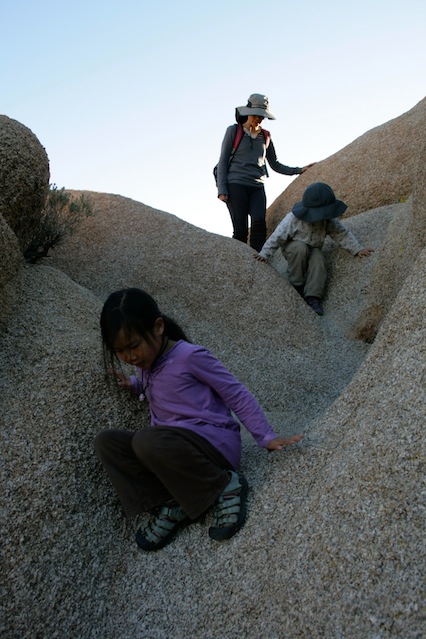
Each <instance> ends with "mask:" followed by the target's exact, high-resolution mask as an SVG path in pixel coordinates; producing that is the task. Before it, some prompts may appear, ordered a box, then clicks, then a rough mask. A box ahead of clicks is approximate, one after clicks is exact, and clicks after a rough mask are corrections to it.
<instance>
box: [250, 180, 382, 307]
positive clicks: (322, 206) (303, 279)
mask: <svg viewBox="0 0 426 639" xmlns="http://www.w3.org/2000/svg"><path fill="white" fill-rule="evenodd" d="M347 208H348V207H347V205H346V204H345V203H344V202H342V201H341V200H337V199H336V196H335V195H334V193H333V190H332V189H331V187H329V186H328V184H324V182H314V183H313V184H311V185H310V186H308V187H307V189H306V190H305V192H304V194H303V199H302V201H301V202H297V203H296V204H295V205H294V206H293V209H292V211H290V213H287V215H286V216H285V218H284V219H283V220H282V221H281V222H280V223H279V224H278V226H277V228H276V229H275V231H274V232H273V233H272V235H271V236H270V237H269V239H268V240H267V241H266V242H265V244H264V245H263V247H262V250H261V251H260V253H258V254H256V255H255V257H256V259H258V260H259V261H261V262H267V261H268V259H269V258H270V257H271V256H272V254H273V253H274V251H276V250H277V249H278V248H281V250H282V252H283V255H284V257H285V259H286V260H287V264H288V279H289V282H290V284H292V285H293V286H294V288H295V289H296V290H297V292H298V293H299V294H300V295H301V296H302V297H304V299H305V301H306V303H307V304H308V305H309V306H310V307H311V308H312V309H313V310H314V311H315V313H317V314H318V315H323V312H324V311H323V308H322V306H321V298H322V296H323V294H324V289H325V283H326V279H327V271H326V267H325V258H324V255H323V253H322V251H321V248H322V245H323V244H324V240H325V238H326V236H327V235H329V236H330V237H331V238H332V239H333V240H335V241H336V242H337V243H338V244H340V246H342V247H343V248H345V249H347V250H348V251H349V252H350V253H352V255H354V256H355V255H357V256H359V257H368V256H370V255H371V254H372V253H373V252H374V249H373V248H363V247H362V246H361V244H360V243H359V242H358V240H357V239H356V237H355V236H354V235H353V233H351V231H349V230H348V229H347V228H346V227H345V226H344V225H343V224H342V223H341V222H339V220H337V219H336V218H338V217H339V216H340V215H342V214H343V213H344V212H345V211H346V209H347Z"/></svg>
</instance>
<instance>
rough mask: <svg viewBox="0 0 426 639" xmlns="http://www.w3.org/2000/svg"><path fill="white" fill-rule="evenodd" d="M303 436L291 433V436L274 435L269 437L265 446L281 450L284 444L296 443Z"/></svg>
mask: <svg viewBox="0 0 426 639" xmlns="http://www.w3.org/2000/svg"><path fill="white" fill-rule="evenodd" d="M303 438H304V435H291V437H275V439H271V441H270V442H269V444H268V445H267V446H266V448H267V449H268V450H282V449H283V448H285V446H291V445H292V444H297V443H298V442H300V441H301V440H302V439H303Z"/></svg>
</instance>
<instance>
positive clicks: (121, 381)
mask: <svg viewBox="0 0 426 639" xmlns="http://www.w3.org/2000/svg"><path fill="white" fill-rule="evenodd" d="M107 373H108V375H112V376H113V377H115V378H116V380H117V386H119V387H120V388H128V389H130V388H131V387H132V383H131V381H130V379H129V378H128V377H126V375H125V374H124V373H122V372H121V371H116V370H115V369H114V368H108V370H107Z"/></svg>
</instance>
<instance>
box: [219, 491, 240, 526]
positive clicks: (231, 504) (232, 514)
mask: <svg viewBox="0 0 426 639" xmlns="http://www.w3.org/2000/svg"><path fill="white" fill-rule="evenodd" d="M240 491H241V488H238V489H236V490H234V491H232V492H229V493H222V495H220V497H219V498H218V500H217V501H216V504H215V506H214V510H213V515H214V518H215V527H216V528H223V527H225V526H229V525H230V524H231V525H232V524H235V523H236V522H237V521H238V513H239V512H240V507H241V497H240Z"/></svg>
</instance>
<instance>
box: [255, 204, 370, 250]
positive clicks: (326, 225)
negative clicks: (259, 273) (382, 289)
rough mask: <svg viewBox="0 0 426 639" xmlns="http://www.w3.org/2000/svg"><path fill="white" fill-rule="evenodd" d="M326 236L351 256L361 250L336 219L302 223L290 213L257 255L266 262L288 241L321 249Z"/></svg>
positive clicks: (349, 233)
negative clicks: (295, 241) (297, 241)
mask: <svg viewBox="0 0 426 639" xmlns="http://www.w3.org/2000/svg"><path fill="white" fill-rule="evenodd" d="M327 235H329V236H330V237H331V238H332V239H333V240H334V241H335V242H337V243H338V244H340V246H342V247H343V248H345V249H346V250H348V251H349V252H350V253H351V254H352V255H356V254H357V253H358V251H360V250H361V249H362V246H361V244H360V243H359V242H358V240H357V239H356V237H355V236H354V234H353V233H352V232H351V231H349V229H347V228H346V227H345V226H344V225H343V224H342V222H339V220H338V219H337V218H334V219H332V220H320V221H319V222H304V221H303V220H299V218H298V217H296V216H295V215H294V214H293V213H292V212H290V213H287V215H286V216H285V218H284V219H283V220H281V222H280V223H279V224H278V226H277V228H276V229H275V231H274V232H273V233H272V235H271V236H270V237H269V238H268V239H267V240H266V242H265V244H264V245H263V247H262V250H261V251H260V253H259V255H260V256H261V257H264V258H265V259H267V260H268V259H269V258H270V257H271V255H272V254H273V253H274V251H276V250H277V249H278V248H283V247H284V246H285V244H286V243H287V242H288V241H289V240H299V242H304V243H305V244H307V245H308V246H311V247H312V248H322V245H323V244H324V240H325V238H326V237H327Z"/></svg>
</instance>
